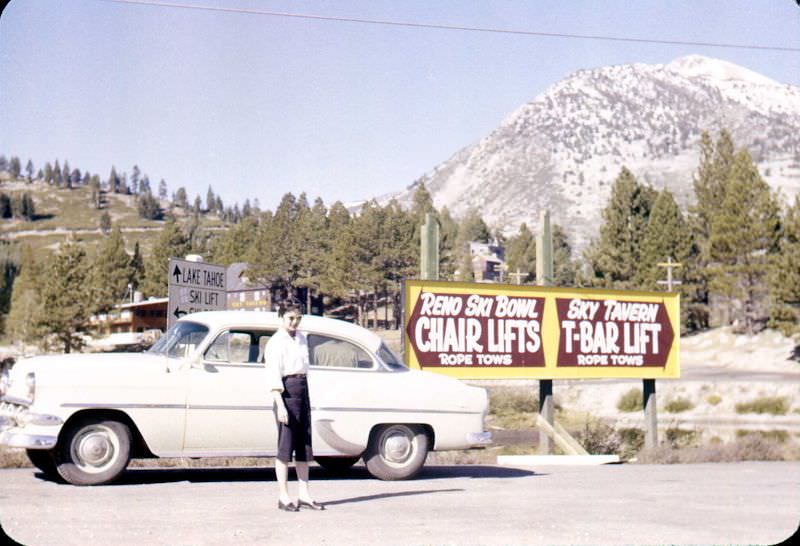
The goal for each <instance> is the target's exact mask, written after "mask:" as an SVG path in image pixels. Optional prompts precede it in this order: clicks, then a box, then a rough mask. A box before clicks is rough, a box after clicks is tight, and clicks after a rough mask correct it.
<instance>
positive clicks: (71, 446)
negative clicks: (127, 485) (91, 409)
mask: <svg viewBox="0 0 800 546" xmlns="http://www.w3.org/2000/svg"><path fill="white" fill-rule="evenodd" d="M130 447H131V431H130V429H129V428H128V426H127V425H125V424H124V423H120V422H119V421H114V420H108V419H97V418H93V417H87V418H83V419H78V420H77V421H74V422H72V423H70V424H69V425H68V427H67V429H66V430H64V433H63V435H62V438H61V439H60V440H59V444H58V446H57V447H56V452H55V455H56V457H55V459H56V465H57V469H58V473H59V474H60V475H61V477H62V478H64V479H65V480H66V481H68V482H69V483H71V484H74V485H101V484H104V483H109V482H111V481H113V480H114V479H116V478H117V477H118V476H119V475H120V474H121V473H122V471H123V470H125V467H126V466H128V461H129V460H130Z"/></svg>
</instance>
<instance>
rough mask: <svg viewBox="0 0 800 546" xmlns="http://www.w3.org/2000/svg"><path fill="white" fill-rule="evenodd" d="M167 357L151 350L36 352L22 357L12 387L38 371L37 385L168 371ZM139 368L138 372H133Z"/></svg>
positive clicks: (109, 379)
mask: <svg viewBox="0 0 800 546" xmlns="http://www.w3.org/2000/svg"><path fill="white" fill-rule="evenodd" d="M165 370H166V358H165V357H164V356H161V355H151V354H149V353H87V354H84V353H72V354H64V355H47V356H34V357H30V358H24V359H21V360H19V361H18V362H17V363H16V364H14V367H13V368H11V380H12V387H16V386H18V385H19V384H20V383H24V382H25V376H26V375H27V374H28V373H30V372H34V373H35V374H36V385H37V388H39V387H46V386H50V385H54V384H57V385H73V384H74V385H86V384H87V383H95V382H99V383H105V384H107V383H109V382H116V381H121V380H123V378H125V377H128V378H130V377H131V376H136V375H141V374H142V373H147V372H150V373H154V372H159V371H160V372H161V373H164V372H165ZM133 372H136V373H133Z"/></svg>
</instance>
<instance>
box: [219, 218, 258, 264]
mask: <svg viewBox="0 0 800 546" xmlns="http://www.w3.org/2000/svg"><path fill="white" fill-rule="evenodd" d="M257 233H258V222H256V220H255V218H248V219H247V220H245V221H243V222H241V223H239V224H236V225H234V226H232V227H229V228H227V229H225V231H224V232H223V233H222V234H221V235H220V236H219V237H217V238H216V239H214V240H213V243H212V253H211V256H212V262H213V263H215V264H221V265H224V266H229V265H231V264H232V263H236V262H245V261H247V256H248V253H249V250H250V249H251V248H252V247H253V245H254V244H255V240H256V236H257Z"/></svg>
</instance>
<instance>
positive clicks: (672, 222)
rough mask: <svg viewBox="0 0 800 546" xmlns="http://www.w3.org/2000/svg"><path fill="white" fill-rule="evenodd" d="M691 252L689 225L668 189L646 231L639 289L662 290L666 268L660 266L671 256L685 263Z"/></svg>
mask: <svg viewBox="0 0 800 546" xmlns="http://www.w3.org/2000/svg"><path fill="white" fill-rule="evenodd" d="M691 250H692V235H691V231H690V230H689V226H688V224H687V223H686V220H685V219H684V217H683V213H681V210H680V208H679V207H678V204H677V203H676V202H675V198H674V197H673V195H672V193H671V192H670V191H669V190H667V189H664V190H662V191H661V192H659V194H658V197H657V198H656V201H655V203H654V205H653V210H652V211H651V213H650V219H649V220H648V222H647V228H646V229H645V235H644V240H643V241H642V253H641V265H640V268H639V271H638V275H637V284H638V286H639V287H640V288H641V289H643V290H659V289H660V287H659V285H658V281H659V280H660V279H662V278H663V276H664V268H663V267H659V266H658V264H659V263H660V262H665V261H667V258H670V257H671V258H672V260H673V261H675V262H680V263H685V262H686V260H687V258H688V257H689V254H690V252H691Z"/></svg>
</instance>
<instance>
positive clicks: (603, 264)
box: [586, 167, 656, 289]
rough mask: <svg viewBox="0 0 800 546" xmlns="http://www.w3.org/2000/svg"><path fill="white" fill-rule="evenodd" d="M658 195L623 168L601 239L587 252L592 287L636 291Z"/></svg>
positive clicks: (607, 213) (611, 197) (615, 184)
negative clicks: (648, 223) (646, 232)
mask: <svg viewBox="0 0 800 546" xmlns="http://www.w3.org/2000/svg"><path fill="white" fill-rule="evenodd" d="M655 195H656V192H655V190H653V188H651V187H650V186H644V185H641V184H639V182H637V181H636V178H634V176H633V174H632V173H631V172H630V171H629V170H628V169H627V168H626V167H623V168H622V171H621V172H620V174H619V176H617V178H616V180H615V181H614V185H613V186H612V188H611V196H610V198H609V200H608V204H607V205H606V207H605V209H603V225H602V226H601V227H600V237H599V239H597V240H595V241H593V243H592V245H591V246H590V247H589V248H588V249H587V251H586V257H587V259H588V261H589V263H590V264H591V266H592V268H593V270H594V271H593V276H592V278H591V279H590V282H591V283H592V284H593V285H595V286H602V287H605V288H616V289H631V288H637V285H636V275H637V272H638V269H639V267H640V264H641V251H642V240H643V239H644V234H645V229H646V226H647V221H648V218H649V216H650V210H651V209H652V206H653V202H654V201H655Z"/></svg>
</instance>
